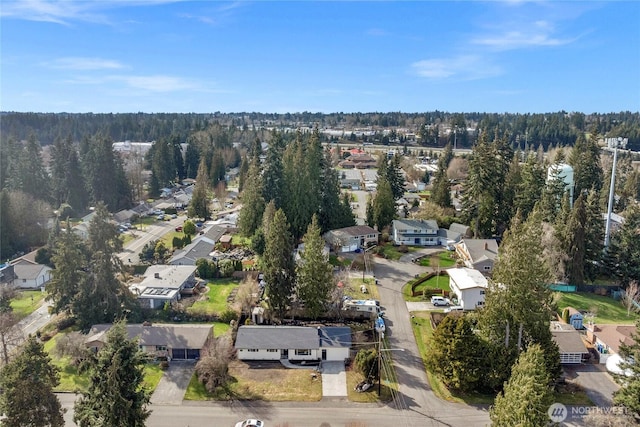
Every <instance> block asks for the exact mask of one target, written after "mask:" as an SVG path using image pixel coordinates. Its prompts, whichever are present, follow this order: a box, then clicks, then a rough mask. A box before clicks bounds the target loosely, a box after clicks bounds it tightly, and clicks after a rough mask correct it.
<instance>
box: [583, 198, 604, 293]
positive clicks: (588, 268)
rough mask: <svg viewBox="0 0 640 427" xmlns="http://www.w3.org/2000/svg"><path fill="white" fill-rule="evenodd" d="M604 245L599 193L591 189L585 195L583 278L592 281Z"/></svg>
mask: <svg viewBox="0 0 640 427" xmlns="http://www.w3.org/2000/svg"><path fill="white" fill-rule="evenodd" d="M603 247H604V224H603V222H602V214H601V212H600V204H599V195H598V193H597V192H596V191H594V190H591V191H589V194H588V196H587V203H586V222H585V246H584V275H585V279H587V280H588V281H590V282H593V281H594V280H595V279H596V278H597V276H598V274H600V271H601V267H600V265H601V261H602V250H603Z"/></svg>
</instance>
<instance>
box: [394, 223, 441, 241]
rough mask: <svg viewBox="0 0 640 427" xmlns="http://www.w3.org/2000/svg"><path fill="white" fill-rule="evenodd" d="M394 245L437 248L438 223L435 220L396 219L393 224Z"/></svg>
mask: <svg viewBox="0 0 640 427" xmlns="http://www.w3.org/2000/svg"><path fill="white" fill-rule="evenodd" d="M391 229H392V231H393V233H392V236H393V243H395V244H396V245H410V246H437V245H439V244H440V239H439V238H438V223H437V222H436V221H435V220H417V219H396V220H393V222H392V223H391Z"/></svg>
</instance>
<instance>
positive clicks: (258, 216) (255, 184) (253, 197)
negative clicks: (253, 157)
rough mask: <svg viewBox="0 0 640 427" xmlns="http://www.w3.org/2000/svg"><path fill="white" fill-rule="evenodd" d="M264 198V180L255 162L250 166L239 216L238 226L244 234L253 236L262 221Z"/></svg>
mask: <svg viewBox="0 0 640 427" xmlns="http://www.w3.org/2000/svg"><path fill="white" fill-rule="evenodd" d="M264 207H265V203H264V199H263V198H262V180H261V177H260V170H259V169H258V165H257V164H256V163H253V164H252V165H251V166H250V167H249V173H248V174H247V182H246V183H245V186H244V191H243V192H242V210H241V211H240V216H239V218H238V227H239V228H240V233H241V234H242V235H243V236H246V237H250V236H252V235H253V234H254V233H255V232H256V230H257V229H258V227H260V222H261V221H262V213H263V212H264Z"/></svg>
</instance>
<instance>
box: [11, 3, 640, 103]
mask: <svg viewBox="0 0 640 427" xmlns="http://www.w3.org/2000/svg"><path fill="white" fill-rule="evenodd" d="M0 14H1V18H0V19H1V22H0V24H1V57H0V58H1V65H0V72H1V75H0V89H1V94H0V96H1V98H0V109H1V110H3V111H42V112H63V111H64V112H94V113H101V112H138V111H143V112H200V113H204V112H214V111H222V112H240V111H259V112H279V113H284V112H299V111H313V112H325V113H329V112H340V111H342V112H356V111H361V112H371V111H404V112H423V111H433V110H441V111H451V112H472V111H479V112H499V113H500V112H521V113H525V112H551V111H559V110H566V111H581V112H585V113H592V112H601V113H605V112H613V111H623V110H631V111H639V110H640V1H627V2H623V1H605V2H594V1H586V2H582V1H564V2H559V1H518V0H511V1H492V2H476V1H412V2H395V1H390V2H382V1H379V2H363V1H359V2H338V1H332V2H326V1H325V2H308V1H289V2H267V1H254V2H245V1H240V2H217V1H196V2H188V1H184V2H183V1H169V0H139V1H134V0H84V1H73V0H72V1H53V0H28V1H26V0H25V1H16V0H2V5H1V6H0Z"/></svg>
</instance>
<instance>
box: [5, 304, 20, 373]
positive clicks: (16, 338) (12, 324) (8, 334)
mask: <svg viewBox="0 0 640 427" xmlns="http://www.w3.org/2000/svg"><path fill="white" fill-rule="evenodd" d="M23 341H24V335H23V333H22V331H21V330H20V328H19V327H18V319H17V318H16V316H14V315H13V313H2V314H0V360H1V361H2V363H3V364H4V365H6V364H8V363H9V361H10V360H11V353H12V352H13V350H14V349H15V348H16V347H18V346H19V345H20V344H21V343H22V342H23Z"/></svg>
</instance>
